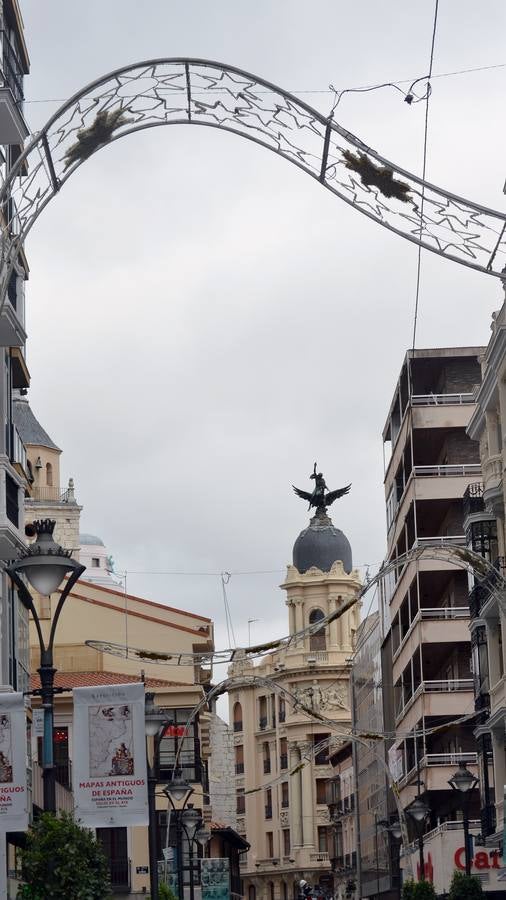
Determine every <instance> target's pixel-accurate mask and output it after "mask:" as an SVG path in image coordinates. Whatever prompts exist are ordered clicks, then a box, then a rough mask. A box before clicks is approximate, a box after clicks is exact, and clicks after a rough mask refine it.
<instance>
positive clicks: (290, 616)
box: [286, 600, 297, 634]
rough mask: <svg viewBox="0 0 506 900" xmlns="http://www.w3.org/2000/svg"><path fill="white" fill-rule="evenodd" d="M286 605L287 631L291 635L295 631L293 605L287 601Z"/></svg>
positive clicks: (291, 601)
mask: <svg viewBox="0 0 506 900" xmlns="http://www.w3.org/2000/svg"><path fill="white" fill-rule="evenodd" d="M286 605H287V607H288V631H289V633H290V634H293V633H294V631H296V630H297V629H296V627H295V605H294V602H293V600H287V601H286Z"/></svg>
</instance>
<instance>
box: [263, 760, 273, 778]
mask: <svg viewBox="0 0 506 900" xmlns="http://www.w3.org/2000/svg"><path fill="white" fill-rule="evenodd" d="M270 771H271V761H270V759H264V775H268V774H269V772H270Z"/></svg>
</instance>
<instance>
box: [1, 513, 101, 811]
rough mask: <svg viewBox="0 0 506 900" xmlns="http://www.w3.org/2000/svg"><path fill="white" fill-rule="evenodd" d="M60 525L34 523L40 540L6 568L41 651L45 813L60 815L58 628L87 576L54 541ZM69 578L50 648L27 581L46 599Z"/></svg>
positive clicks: (57, 609) (51, 637) (58, 609)
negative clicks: (56, 732)
mask: <svg viewBox="0 0 506 900" xmlns="http://www.w3.org/2000/svg"><path fill="white" fill-rule="evenodd" d="M55 525H56V522H55V521H54V520H53V519H42V520H40V521H37V522H34V523H33V527H34V529H35V532H36V535H37V538H36V540H35V541H34V543H33V544H31V545H30V546H29V547H28V548H27V549H26V551H25V553H24V555H23V556H22V557H21V558H20V559H17V560H15V561H14V562H12V563H11V564H10V565H9V566H7V567H6V569H5V571H6V574H7V575H8V576H9V577H10V578H11V580H12V581H13V583H14V584H15V585H16V588H17V591H18V595H19V599H20V600H21V603H22V604H23V606H24V607H25V608H26V609H28V610H29V612H30V613H31V615H32V618H33V621H34V624H35V629H36V631H37V638H38V641H39V647H40V666H39V668H38V670H37V671H38V673H39V675H40V685H41V686H40V697H41V701H42V708H43V710H44V736H43V741H42V778H43V791H44V811H45V812H51V813H55V812H56V777H55V776H56V772H55V768H54V754H53V711H54V695H55V693H56V691H55V686H54V676H55V674H56V669H55V667H54V662H53V650H54V639H55V633H56V627H57V625H58V620H59V618H60V615H61V612H62V609H63V605H64V603H65V600H66V599H67V597H68V595H69V594H70V592H71V590H72V588H73V587H74V584H75V583H76V581H77V580H78V578H79V577H80V576H81V575H82V574H83V572H84V571H85V569H86V566H81V565H80V563H78V562H77V561H76V560H75V559H72V557H71V551H70V550H64V548H63V547H61V546H60V545H59V544H57V543H55V541H54V540H53V531H54V527H55ZM65 576H68V577H67V581H66V584H65V586H64V588H63V590H62V591H61V592H60V597H59V599H58V603H57V604H56V609H55V612H54V616H53V621H52V623H51V627H50V630H49V638H48V641H47V644H46V642H45V640H44V634H43V632H42V626H41V622H40V618H39V616H38V613H37V610H36V608H35V604H34V601H33V597H32V595H31V593H30V591H29V590H28V587H27V585H26V583H25V580H24V579H25V578H26V579H27V581H28V582H29V583H30V584H31V586H32V588H33V589H34V590H35V591H37V592H38V593H39V594H42V595H43V596H44V597H49V596H50V595H51V594H54V593H55V591H57V590H58V589H59V587H60V585H61V583H62V581H63V579H64V578H65Z"/></svg>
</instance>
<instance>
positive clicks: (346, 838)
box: [327, 743, 358, 900]
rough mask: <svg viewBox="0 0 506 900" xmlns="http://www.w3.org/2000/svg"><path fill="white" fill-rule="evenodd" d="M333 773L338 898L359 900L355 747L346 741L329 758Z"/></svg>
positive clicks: (332, 842)
mask: <svg viewBox="0 0 506 900" xmlns="http://www.w3.org/2000/svg"><path fill="white" fill-rule="evenodd" d="M329 762H330V765H331V766H332V776H331V778H330V779H329V781H328V783H327V805H328V808H329V818H330V826H329V855H330V864H331V867H332V874H333V877H334V897H335V900H356V898H357V897H358V893H357V842H356V828H355V796H356V795H355V777H354V771H353V747H352V744H351V743H344V744H343V745H342V746H341V747H338V749H337V750H335V751H334V752H333V753H331V754H330V758H329Z"/></svg>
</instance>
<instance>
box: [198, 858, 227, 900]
mask: <svg viewBox="0 0 506 900" xmlns="http://www.w3.org/2000/svg"><path fill="white" fill-rule="evenodd" d="M201 866H202V868H201V884H202V900H229V898H230V865H229V861H228V859H220V858H215V859H202V860H201Z"/></svg>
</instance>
